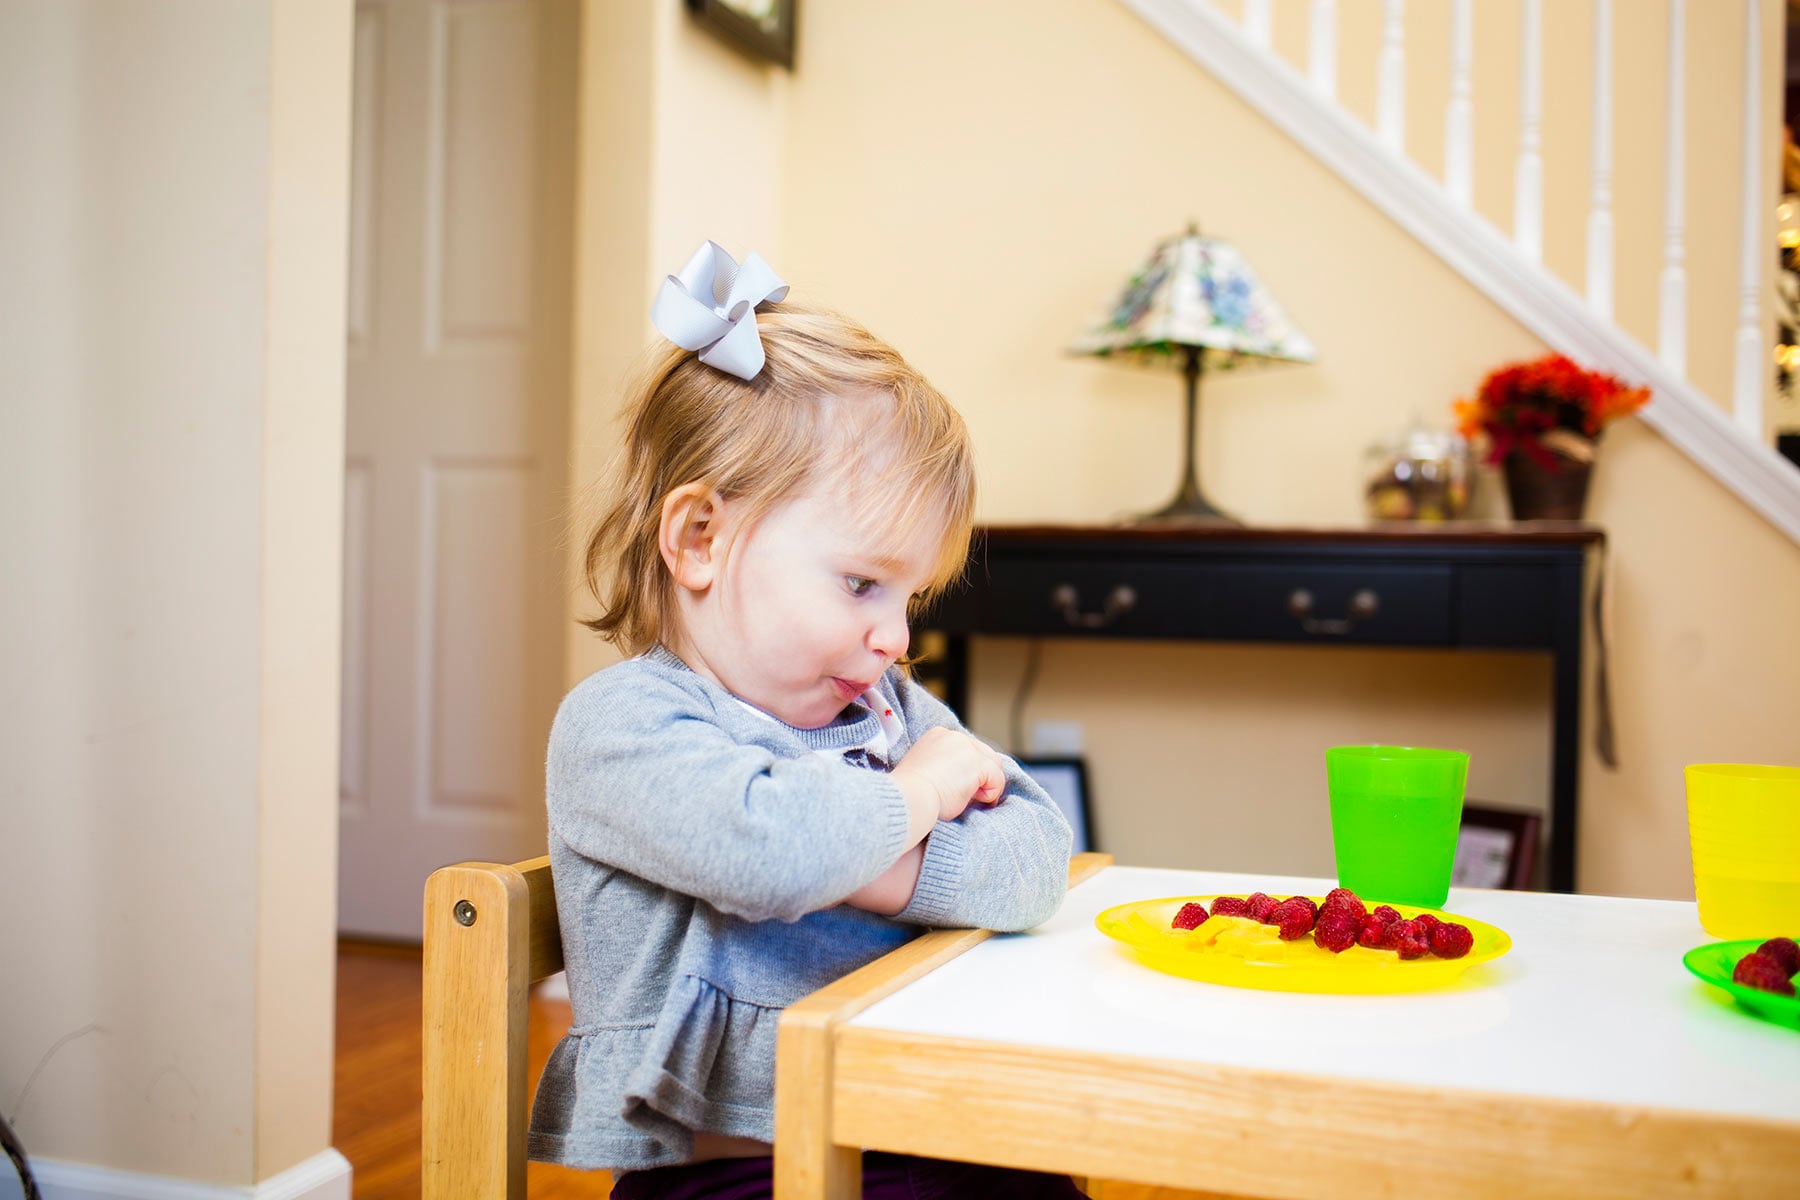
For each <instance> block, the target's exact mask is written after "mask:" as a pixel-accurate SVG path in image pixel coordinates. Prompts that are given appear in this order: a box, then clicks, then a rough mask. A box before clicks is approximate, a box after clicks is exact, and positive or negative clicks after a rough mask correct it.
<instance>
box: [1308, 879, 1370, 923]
mask: <svg viewBox="0 0 1800 1200" xmlns="http://www.w3.org/2000/svg"><path fill="white" fill-rule="evenodd" d="M1319 911H1320V912H1321V913H1325V912H1342V913H1347V914H1349V915H1350V916H1352V917H1355V918H1356V920H1357V921H1359V922H1360V921H1361V920H1362V919H1363V918H1364V917H1365V916H1367V915H1368V912H1369V910H1368V909H1366V908H1364V907H1363V902H1362V901H1361V900H1360V899H1358V898H1357V895H1356V893H1355V892H1353V891H1351V890H1350V889H1349V888H1344V887H1340V888H1332V889H1331V890H1330V891H1329V892H1327V893H1326V894H1325V903H1323V904H1321V905H1319Z"/></svg>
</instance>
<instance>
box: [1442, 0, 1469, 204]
mask: <svg viewBox="0 0 1800 1200" xmlns="http://www.w3.org/2000/svg"><path fill="white" fill-rule="evenodd" d="M1474 3H1475V0H1456V7H1455V8H1454V9H1452V10H1451V13H1450V108H1449V110H1448V111H1447V112H1446V113H1445V114H1444V188H1445V190H1447V191H1448V192H1449V193H1450V198H1451V199H1452V200H1455V201H1456V202H1457V203H1458V204H1461V205H1463V206H1465V207H1467V206H1468V205H1469V204H1471V203H1473V201H1474V196H1475V184H1474V178H1475V162H1474V155H1473V152H1472V149H1471V146H1470V130H1471V127H1472V126H1473V124H1474V119H1475V105H1474V100H1473V97H1474V88H1473V85H1472V84H1471V82H1470V73H1471V70H1472V62H1473V57H1474V55H1473V51H1474V44H1475V20H1474V10H1473V6H1474Z"/></svg>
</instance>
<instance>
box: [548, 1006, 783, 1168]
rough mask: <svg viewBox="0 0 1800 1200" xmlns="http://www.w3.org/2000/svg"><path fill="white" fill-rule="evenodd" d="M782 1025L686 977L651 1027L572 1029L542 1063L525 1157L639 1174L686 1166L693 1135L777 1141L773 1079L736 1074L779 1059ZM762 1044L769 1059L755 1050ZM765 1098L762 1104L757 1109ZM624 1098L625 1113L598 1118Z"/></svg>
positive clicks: (771, 1014) (773, 1014)
mask: <svg viewBox="0 0 1800 1200" xmlns="http://www.w3.org/2000/svg"><path fill="white" fill-rule="evenodd" d="M780 1019H781V1010H780V1009H778V1008H765V1007H763V1006H762V1005H758V1004H751V1003H748V1002H746V1001H742V1000H735V999H733V998H732V997H731V996H729V995H727V994H726V993H725V992H723V991H721V990H720V989H718V988H717V987H714V986H713V985H712V984H710V983H708V982H706V981H705V980H703V979H699V978H697V977H695V976H692V975H684V976H682V977H681V978H680V979H678V980H676V982H675V985H674V986H673V987H671V988H670V989H669V993H668V995H667V996H666V997H665V998H664V1001H663V1010H662V1012H661V1014H659V1015H658V1017H657V1019H656V1021H655V1022H654V1023H653V1024H650V1025H632V1026H608V1027H599V1026H595V1027H589V1028H585V1029H571V1030H570V1031H569V1033H568V1036H566V1037H564V1038H563V1040H562V1041H561V1042H560V1043H558V1044H557V1046H556V1048H555V1049H554V1050H553V1051H551V1054H550V1059H549V1061H548V1062H547V1063H545V1065H544V1073H543V1076H542V1077H541V1079H540V1081H539V1083H538V1092H537V1097H536V1099H535V1101H534V1102H533V1106H532V1121H531V1133H530V1137H529V1139H528V1146H527V1152H528V1154H529V1155H530V1157H532V1158H534V1159H537V1160H539V1161H543V1162H555V1163H561V1164H563V1165H564V1166H571V1167H583V1168H589V1169H598V1168H609V1169H621V1170H637V1169H640V1168H645V1167H661V1166H669V1165H671V1164H674V1163H682V1162H686V1161H688V1159H689V1158H690V1157H692V1155H693V1146H694V1131H696V1130H706V1131H708V1132H712V1133H722V1134H730V1135H734V1136H737V1137H748V1138H756V1139H758V1140H760V1141H765V1142H767V1141H773V1140H774V1137H775V1112H774V1109H773V1108H772V1107H771V1105H772V1097H771V1095H770V1091H769V1086H768V1084H769V1080H768V1079H766V1078H765V1079H761V1080H760V1081H759V1080H752V1079H748V1078H745V1077H743V1076H742V1075H738V1074H736V1070H737V1069H738V1068H741V1066H742V1064H744V1063H747V1062H756V1061H759V1060H761V1059H762V1058H763V1057H764V1055H765V1054H766V1055H767V1057H768V1059H769V1061H773V1052H774V1044H775V1030H776V1026H777V1024H778V1023H779V1021H780ZM764 1040H766V1041H767V1048H766V1050H765V1051H764V1052H763V1053H762V1054H759V1053H757V1052H756V1051H753V1050H749V1047H751V1046H752V1045H754V1044H756V1043H760V1042H763V1041H764ZM758 1092H760V1094H761V1096H762V1101H761V1102H760V1103H757V1102H753V1101H751V1100H750V1099H749V1097H750V1096H751V1095H754V1094H756V1093H758ZM620 1095H623V1096H624V1102H623V1107H622V1109H616V1110H614V1109H611V1108H610V1105H609V1106H608V1110H606V1111H599V1106H600V1105H602V1104H606V1103H607V1101H608V1100H609V1098H612V1097H617V1096H620ZM552 1122H554V1123H553V1124H552Z"/></svg>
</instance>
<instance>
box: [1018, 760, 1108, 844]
mask: <svg viewBox="0 0 1800 1200" xmlns="http://www.w3.org/2000/svg"><path fill="white" fill-rule="evenodd" d="M1018 762H1019V767H1020V769H1022V770H1023V771H1024V772H1025V773H1026V774H1027V775H1029V776H1031V778H1032V779H1033V780H1034V781H1036V783H1037V785H1038V786H1039V787H1041V788H1043V789H1044V790H1045V791H1046V792H1049V793H1050V799H1052V800H1054V801H1056V807H1057V808H1059V809H1061V810H1062V815H1063V816H1064V817H1065V818H1066V819H1067V820H1068V822H1069V828H1070V829H1073V830H1074V831H1075V842H1074V845H1072V846H1071V847H1070V848H1069V852H1070V853H1071V854H1080V853H1081V852H1082V851H1084V850H1092V849H1094V848H1095V847H1094V842H1093V823H1092V821H1090V820H1089V818H1088V785H1087V764H1086V763H1085V762H1083V761H1082V760H1081V759H1079V758H1021V759H1019V760H1018Z"/></svg>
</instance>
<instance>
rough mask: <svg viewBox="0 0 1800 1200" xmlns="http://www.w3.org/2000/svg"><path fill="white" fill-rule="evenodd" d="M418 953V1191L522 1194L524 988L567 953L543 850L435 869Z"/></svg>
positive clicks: (488, 1197) (510, 1199) (487, 1197)
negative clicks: (514, 859)
mask: <svg viewBox="0 0 1800 1200" xmlns="http://www.w3.org/2000/svg"><path fill="white" fill-rule="evenodd" d="M424 959H425V961H424V972H425V979H424V1021H425V1028H424V1047H423V1049H424V1087H425V1095H424V1110H423V1114H422V1115H423V1130H422V1134H423V1136H422V1151H423V1154H422V1158H423V1161H422V1164H421V1170H422V1186H423V1196H424V1200H495V1198H497V1197H502V1196H504V1197H506V1198H507V1200H522V1198H523V1197H524V1195H525V1125H526V1117H527V1112H528V1097H527V1096H526V1095H525V1087H526V1077H527V1075H528V1073H529V1067H528V1064H527V1061H526V1054H527V1049H526V1038H525V1019H526V1013H527V1012H528V997H529V992H530V988H531V985H532V984H533V983H536V982H537V981H538V980H540V979H543V978H544V977H545V976H547V975H554V974H555V973H556V972H558V971H560V970H562V963H563V957H562V936H561V933H560V932H559V930H558V928H557V924H556V896H555V893H554V892H553V891H552V889H551V886H550V859H549V858H548V857H547V856H546V857H541V858H533V859H528V860H527V861H525V862H521V863H514V864H512V865H506V864H502V863H484V862H465V863H457V864H455V865H453V866H448V867H441V868H439V869H438V870H436V871H433V872H432V873H431V878H430V879H428V880H426V881H425V955H424Z"/></svg>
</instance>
